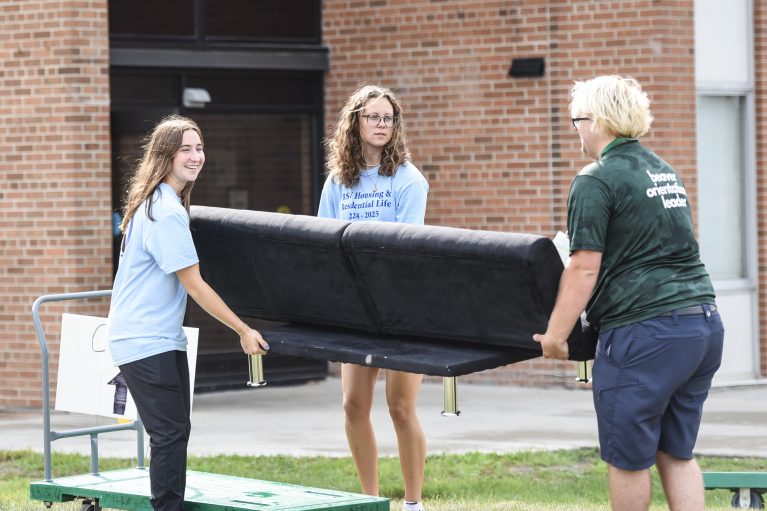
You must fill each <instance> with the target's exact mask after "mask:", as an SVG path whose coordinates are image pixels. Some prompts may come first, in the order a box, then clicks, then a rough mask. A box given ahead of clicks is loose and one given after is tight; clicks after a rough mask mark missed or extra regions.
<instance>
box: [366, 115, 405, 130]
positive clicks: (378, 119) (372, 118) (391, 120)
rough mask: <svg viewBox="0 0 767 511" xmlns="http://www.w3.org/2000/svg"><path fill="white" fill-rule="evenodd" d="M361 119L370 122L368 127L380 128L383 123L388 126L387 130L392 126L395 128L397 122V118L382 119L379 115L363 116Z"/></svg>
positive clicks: (388, 116) (389, 116) (387, 117)
mask: <svg viewBox="0 0 767 511" xmlns="http://www.w3.org/2000/svg"><path fill="white" fill-rule="evenodd" d="M360 117H364V118H365V119H367V120H368V126H378V123H380V122H381V121H383V124H384V126H386V127H387V128H391V127H392V126H394V121H396V120H397V118H396V117H393V116H391V115H387V116H385V117H381V116H380V115H378V114H367V115H362V116H360Z"/></svg>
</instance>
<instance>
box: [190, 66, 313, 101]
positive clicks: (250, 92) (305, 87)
mask: <svg viewBox="0 0 767 511" xmlns="http://www.w3.org/2000/svg"><path fill="white" fill-rule="evenodd" d="M313 84H314V80H311V79H309V78H308V77H307V78H302V77H296V76H294V77H274V76H244V75H240V74H221V75H216V76H210V75H205V76H201V75H194V74H190V75H189V78H188V80H187V85H186V86H187V87H200V88H203V89H205V90H207V91H208V93H209V94H210V97H211V103H212V105H216V106H226V105H252V106H266V107H274V106H277V105H284V106H288V105H289V106H307V107H313V106H314V103H313V101H314V97H313Z"/></svg>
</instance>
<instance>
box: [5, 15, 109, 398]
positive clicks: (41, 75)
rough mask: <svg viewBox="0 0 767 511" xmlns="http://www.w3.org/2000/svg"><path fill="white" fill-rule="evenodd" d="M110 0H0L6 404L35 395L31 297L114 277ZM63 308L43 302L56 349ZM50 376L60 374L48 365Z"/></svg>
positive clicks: (80, 308)
mask: <svg viewBox="0 0 767 511" xmlns="http://www.w3.org/2000/svg"><path fill="white" fill-rule="evenodd" d="M108 52H109V46H108V27H107V1H106V0H99V1H75V0H57V1H35V0H30V1H25V2H18V1H16V2H12V1H2V2H0V126H2V130H0V146H2V148H3V150H2V151H0V232H2V236H0V353H2V358H0V405H2V406H4V407H10V408H13V407H29V406H39V405H40V362H39V360H40V356H39V353H40V351H39V349H38V345H37V341H36V337H35V335H34V328H33V324H32V316H31V307H32V302H33V301H34V300H35V299H36V298H37V297H38V296H40V295H42V294H50V293H63V292H74V291H84V290H93V289H103V288H109V287H111V276H112V274H111V267H112V263H111V247H110V210H111V199H110V197H111V191H110V177H109V176H110V148H109V144H110V142H109V67H108V66H109V62H108V60H109V53H108ZM63 310H68V311H73V312H82V313H105V310H104V307H103V303H102V304H101V305H99V304H92V305H88V304H85V305H66V306H65V305H62V304H52V305H48V306H44V308H43V312H44V316H43V317H44V320H45V326H46V333H49V334H50V340H51V341H53V342H52V353H51V357H52V359H53V360H56V356H57V350H56V337H57V335H58V334H57V328H58V326H57V323H58V322H59V321H60V314H61V312H62V311H63ZM52 381H54V382H55V373H53V374H52Z"/></svg>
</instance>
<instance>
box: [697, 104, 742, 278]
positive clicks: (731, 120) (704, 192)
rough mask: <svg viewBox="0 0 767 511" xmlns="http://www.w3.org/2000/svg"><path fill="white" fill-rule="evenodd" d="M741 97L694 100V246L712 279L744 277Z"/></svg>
mask: <svg viewBox="0 0 767 511" xmlns="http://www.w3.org/2000/svg"><path fill="white" fill-rule="evenodd" d="M744 110H745V98H744V97H743V96H735V95H733V96H726V95H717V96H715V95H701V96H699V97H698V126H697V130H698V205H699V208H698V241H699V244H700V252H701V258H702V259H703V262H704V263H705V265H706V268H707V269H708V271H709V274H710V275H711V277H712V278H713V279H715V280H721V279H740V278H745V277H747V266H746V262H745V240H746V239H747V236H746V221H745V219H746V205H745V193H744V192H745V189H744V183H745V158H744V152H745V138H744V120H743V118H744Z"/></svg>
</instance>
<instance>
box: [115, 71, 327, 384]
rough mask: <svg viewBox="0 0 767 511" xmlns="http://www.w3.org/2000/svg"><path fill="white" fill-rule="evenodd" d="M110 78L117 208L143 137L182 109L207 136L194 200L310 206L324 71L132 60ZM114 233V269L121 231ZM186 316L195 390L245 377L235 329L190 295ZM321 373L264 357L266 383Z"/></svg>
mask: <svg viewBox="0 0 767 511" xmlns="http://www.w3.org/2000/svg"><path fill="white" fill-rule="evenodd" d="M111 79H112V84H111V89H112V114H111V117H112V118H111V121H112V122H111V132H112V153H113V161H112V184H113V185H112V187H113V189H112V194H113V209H114V210H115V211H120V209H121V207H122V201H123V198H124V194H125V190H126V187H127V185H128V182H129V178H130V174H131V171H132V170H133V169H134V168H135V165H136V163H137V160H138V157H139V156H140V154H141V146H142V143H143V140H144V137H145V136H146V134H147V133H149V132H150V131H151V129H152V127H153V126H154V125H155V124H156V123H157V122H158V121H159V120H160V119H161V118H162V117H164V116H165V115H168V114H172V113H180V114H182V115H186V116H189V117H191V118H192V119H194V120H195V121H196V122H197V123H198V124H199V126H200V128H201V130H202V133H203V137H204V143H205V156H206V162H205V166H204V168H203V171H202V174H201V175H200V177H199V178H198V181H197V183H196V184H195V187H194V190H193V192H192V204H193V205H203V206H215V207H225V208H236V209H253V210H261V211H276V212H283V213H293V214H314V212H315V209H316V204H317V197H318V190H319V176H320V175H321V170H320V168H321V162H320V155H319V147H320V133H321V132H322V130H321V127H320V122H321V118H322V115H321V112H322V106H321V93H320V91H321V89H320V87H321V74H319V73H306V72H296V73H290V72H284V71H283V72H271V73H267V72H263V71H261V72H256V71H234V70H198V71H195V70H192V71H185V72H180V71H173V70H159V69H140V68H136V69H118V70H113V71H112V75H111ZM116 220H117V219H116ZM114 234H115V236H114V240H113V241H114V243H113V245H114V251H115V253H114V262H115V269H116V266H117V260H118V259H117V258H118V255H119V252H118V247H119V241H120V235H119V233H114ZM249 322H250V324H251V326H253V327H254V328H258V327H259V324H258V322H257V321H255V320H252V321H249ZM185 324H187V325H189V326H195V327H198V328H200V344H199V352H198V362H197V378H196V385H195V387H196V389H197V390H218V389H225V388H233V387H241V386H244V384H245V382H246V380H247V375H248V372H247V363H246V358H245V356H244V355H243V354H242V351H241V348H240V346H239V342H238V340H237V336H236V335H235V334H234V333H233V332H231V331H230V330H229V329H227V328H225V327H223V326H222V325H221V324H220V323H218V322H217V321H215V320H213V319H212V318H210V316H208V315H207V314H206V313H205V312H204V311H202V310H201V309H200V308H199V307H198V306H197V305H196V304H195V303H194V302H193V301H192V300H190V305H189V307H188V309H187V317H186V321H185ZM326 374H327V364H326V363H325V362H322V361H315V360H307V359H296V358H293V357H285V356H277V355H274V356H270V357H269V358H268V363H266V364H265V376H266V379H267V381H269V382H270V383H286V382H294V381H301V380H308V379H316V378H322V377H324V376H325V375H326Z"/></svg>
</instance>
